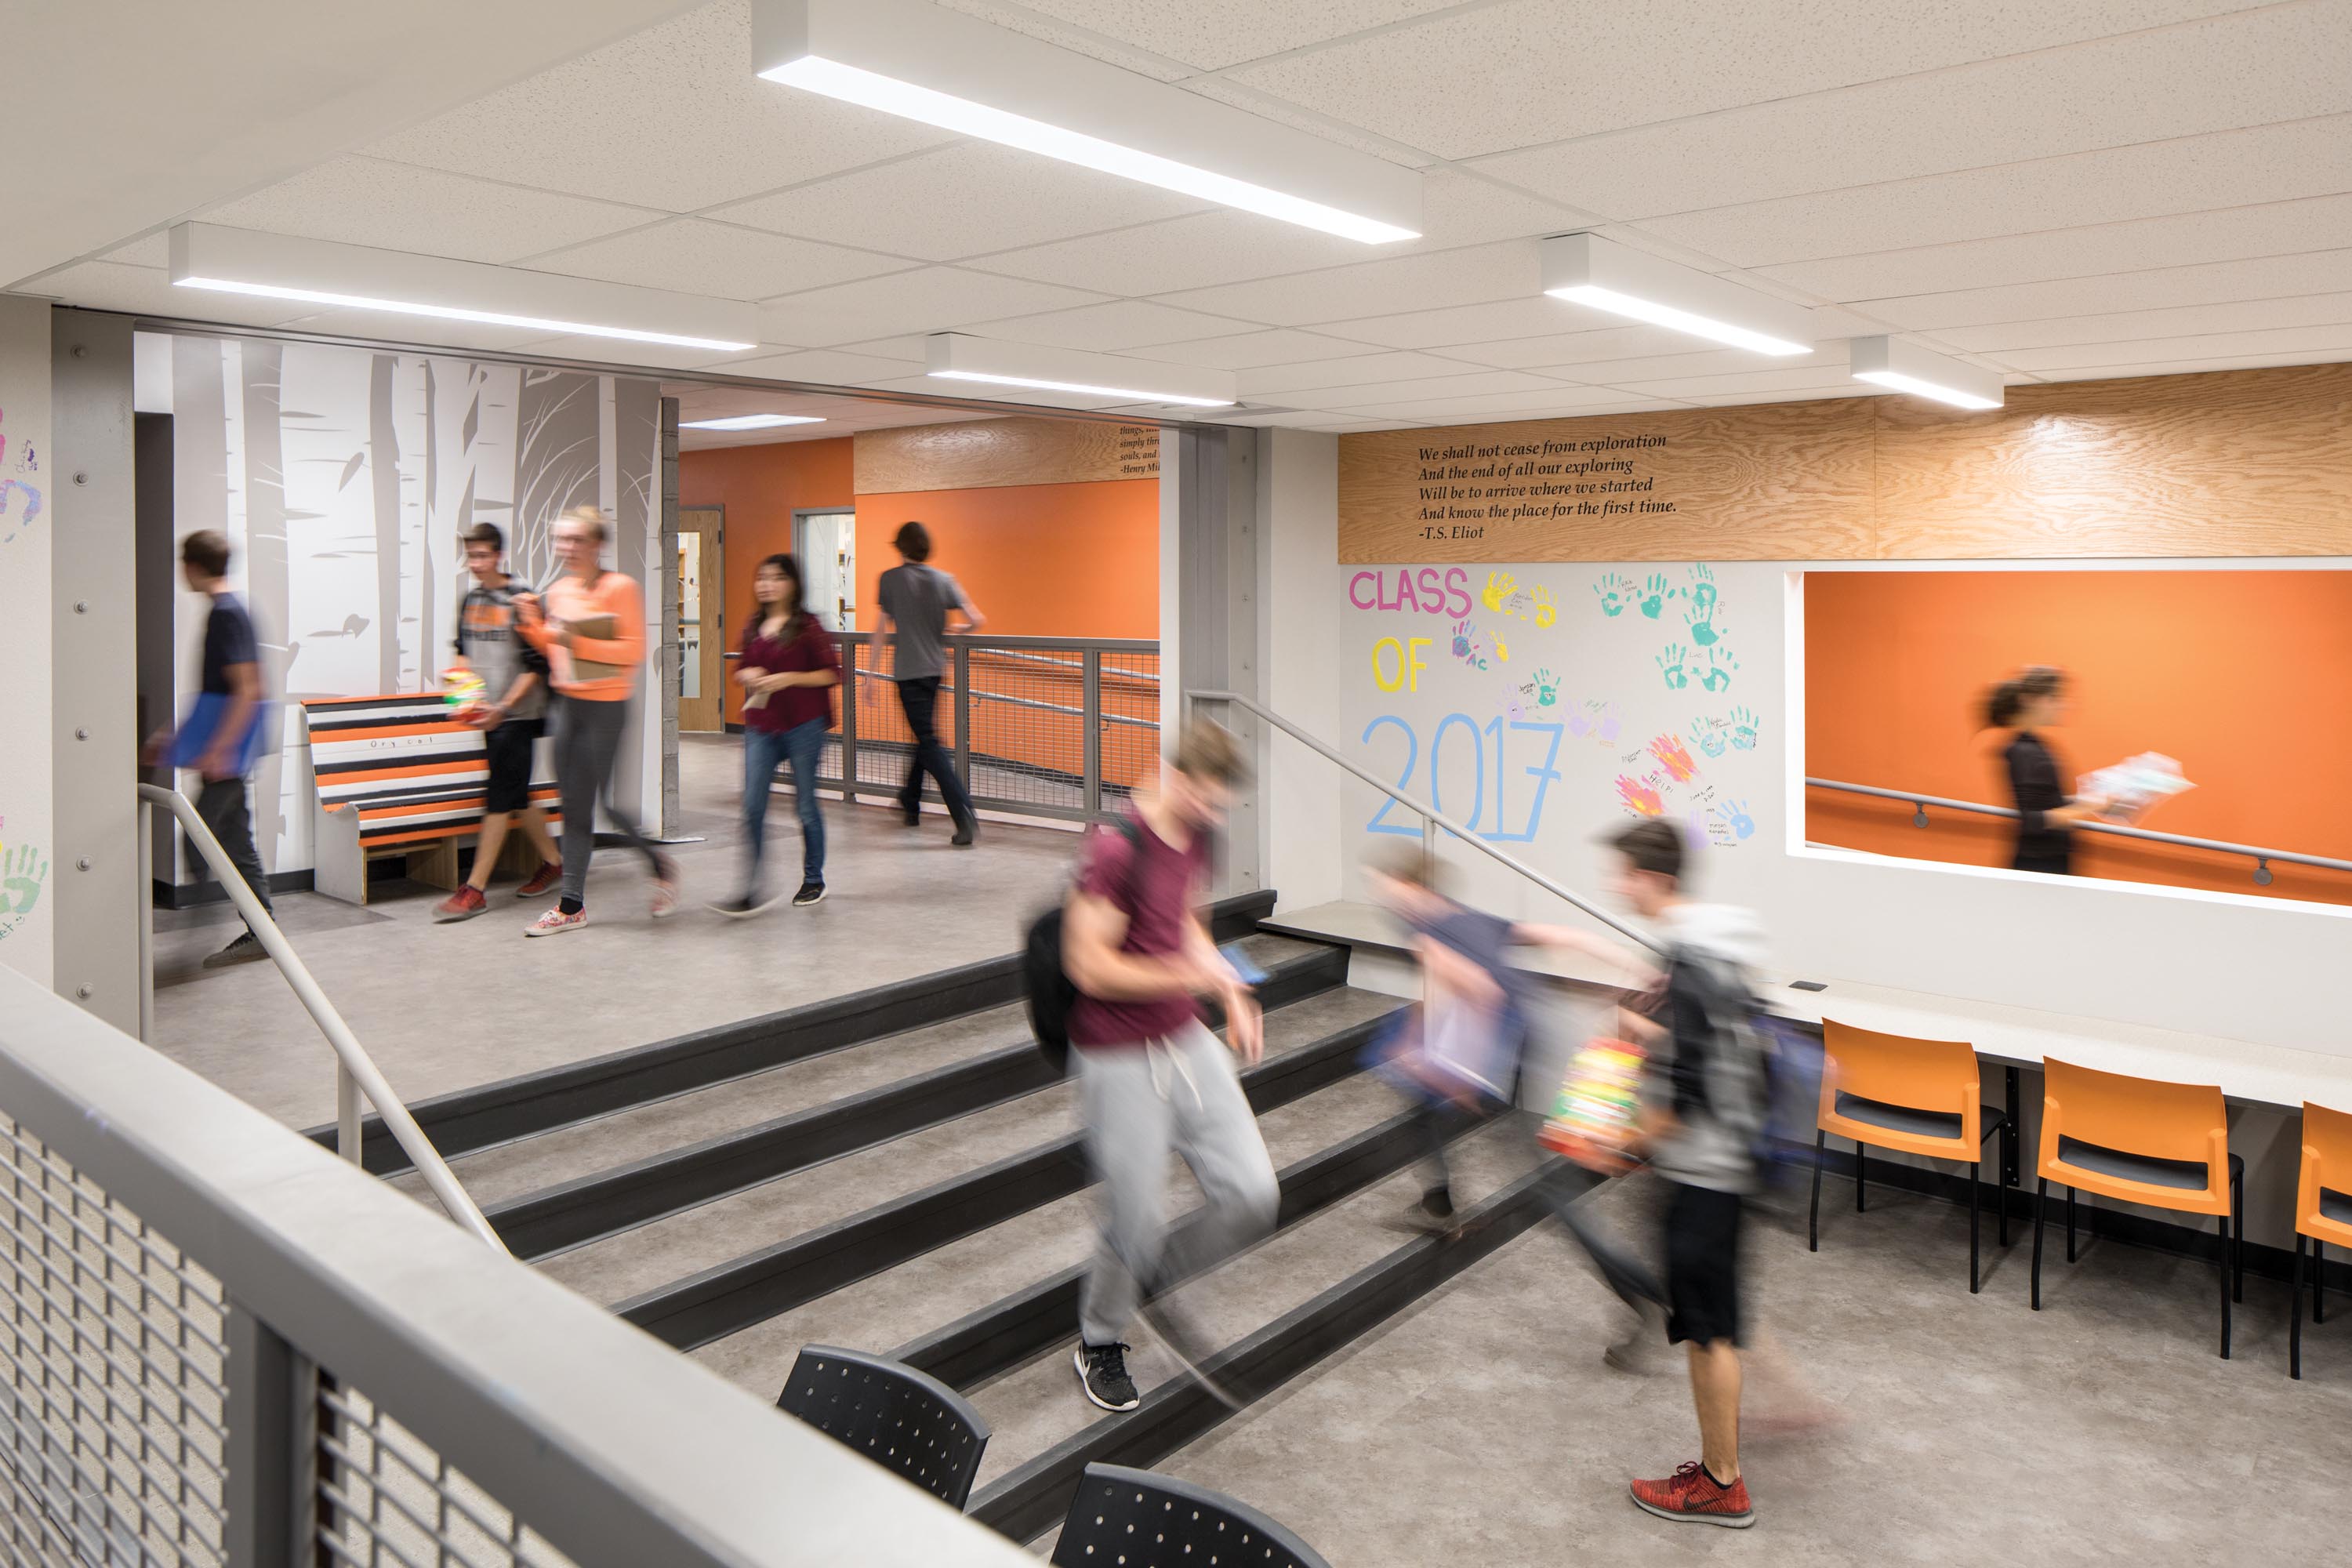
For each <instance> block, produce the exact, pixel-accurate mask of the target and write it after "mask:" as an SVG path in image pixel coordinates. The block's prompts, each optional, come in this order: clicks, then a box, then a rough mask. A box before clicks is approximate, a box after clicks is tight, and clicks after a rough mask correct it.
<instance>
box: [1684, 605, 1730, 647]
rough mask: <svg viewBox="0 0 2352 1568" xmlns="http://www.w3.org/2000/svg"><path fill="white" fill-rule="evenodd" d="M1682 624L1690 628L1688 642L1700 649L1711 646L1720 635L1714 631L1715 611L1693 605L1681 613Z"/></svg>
mask: <svg viewBox="0 0 2352 1568" xmlns="http://www.w3.org/2000/svg"><path fill="white" fill-rule="evenodd" d="M1683 624H1684V625H1685V626H1688V627H1689V628H1690V640H1691V641H1693V642H1695V643H1696V644H1698V646H1699V647H1708V646H1709V645H1711V644H1712V643H1713V642H1714V641H1715V639H1716V638H1717V637H1718V636H1719V635H1721V634H1719V633H1717V631H1716V629H1715V611H1714V610H1713V609H1712V608H1709V609H1704V610H1702V609H1700V608H1699V607H1698V606H1697V605H1692V606H1691V607H1690V608H1689V609H1687V610H1685V611H1684V612H1683Z"/></svg>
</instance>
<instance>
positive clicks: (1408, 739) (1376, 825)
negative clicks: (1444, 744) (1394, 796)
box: [1364, 713, 1421, 838]
mask: <svg viewBox="0 0 2352 1568" xmlns="http://www.w3.org/2000/svg"><path fill="white" fill-rule="evenodd" d="M1383 724H1393V725H1395V726H1396V727H1397V728H1398V729H1400V730H1402V731H1404V772H1402V773H1399V774H1398V775H1397V782H1396V786H1397V788H1399V789H1401V790H1402V789H1406V788H1408V787H1410V786H1411V784H1412V765H1413V763H1416V762H1418V761H1419V760H1420V758H1421V742H1420V740H1419V739H1418V738H1416V737H1415V736H1414V734H1413V732H1412V725H1410V724H1408V723H1406V722H1405V721H1403V720H1402V719H1400V718H1398V717H1397V716H1396V715H1395V714H1393V713H1383V714H1381V716H1380V717H1379V718H1377V719H1375V720H1373V721H1371V722H1370V723H1369V724H1367V725H1365V726H1364V743H1365V744H1366V745H1370V743H1371V739H1372V731H1375V730H1377V729H1379V728H1380V727H1381V725H1383ZM1395 809H1396V802H1395V801H1393V800H1390V799H1383V800H1382V801H1381V808H1380V810H1378V811H1376V812H1374V813H1372V819H1371V820H1370V822H1367V823H1366V824H1364V830H1365V831H1366V832H1367V833H1394V834H1397V835H1400V836H1401V837H1406V838H1418V837H1421V829H1420V828H1418V827H1406V826H1403V825H1402V824H1400V823H1394V822H1390V821H1388V820H1386V818H1387V816H1388V814H1389V813H1390V812H1391V811H1393V810H1395Z"/></svg>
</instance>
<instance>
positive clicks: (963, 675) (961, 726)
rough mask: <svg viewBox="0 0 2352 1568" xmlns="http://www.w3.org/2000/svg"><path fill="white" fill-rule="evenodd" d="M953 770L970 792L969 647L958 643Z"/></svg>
mask: <svg viewBox="0 0 2352 1568" xmlns="http://www.w3.org/2000/svg"><path fill="white" fill-rule="evenodd" d="M955 771H956V777H957V778H959V779H961V781H963V788H964V793H965V794H966V795H970V794H971V646H970V645H969V644H966V643H958V644H957V645H956V650H955Z"/></svg>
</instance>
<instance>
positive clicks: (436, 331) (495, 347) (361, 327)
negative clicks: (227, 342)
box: [176, 289, 547, 353]
mask: <svg viewBox="0 0 2352 1568" xmlns="http://www.w3.org/2000/svg"><path fill="white" fill-rule="evenodd" d="M176 292H179V293H186V292H188V290H186V289H179V290H176ZM310 310H314V311H317V314H315V315H310V316H304V317H301V318H299V320H296V321H287V322H284V323H281V324H282V325H284V326H285V327H286V328H287V329H288V330H289V331H297V332H316V333H318V334H319V335H320V336H321V337H331V338H365V339H368V340H370V341H373V342H383V343H403V344H406V343H425V344H430V345H432V346H433V347H436V348H446V349H476V350H481V351H484V352H488V353H505V352H509V351H511V350H515V349H520V348H522V347H523V346H524V345H526V344H530V343H543V342H546V341H547V329H546V328H544V327H495V326H485V325H483V324H481V323H479V322H476V321H447V320H444V319H439V318H436V317H432V316H410V315H404V314H403V313H401V312H400V311H397V310H319V309H318V307H317V306H315V305H313V306H310Z"/></svg>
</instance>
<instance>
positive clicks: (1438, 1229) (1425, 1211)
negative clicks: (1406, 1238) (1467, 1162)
mask: <svg viewBox="0 0 2352 1568" xmlns="http://www.w3.org/2000/svg"><path fill="white" fill-rule="evenodd" d="M1389 1228H1390V1229H1391V1230H1402V1231H1404V1232H1406V1233H1407V1234H1409V1235H1413V1236H1451V1235H1453V1234H1454V1232H1455V1231H1457V1230H1459V1229H1461V1228H1462V1222H1461V1220H1460V1219H1459V1218H1458V1217H1457V1216H1456V1215H1455V1214H1454V1194H1453V1192H1452V1190H1451V1189H1449V1188H1446V1187H1434V1188H1432V1189H1431V1190H1430V1191H1428V1192H1426V1193H1423V1194H1422V1195H1421V1198H1420V1200H1419V1201H1418V1202H1416V1203H1415V1204H1414V1205H1412V1207H1411V1208H1409V1209H1407V1210H1405V1211H1404V1213H1402V1214H1401V1215H1398V1216H1397V1217H1396V1218H1395V1219H1393V1220H1391V1221H1390V1222H1389Z"/></svg>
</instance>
